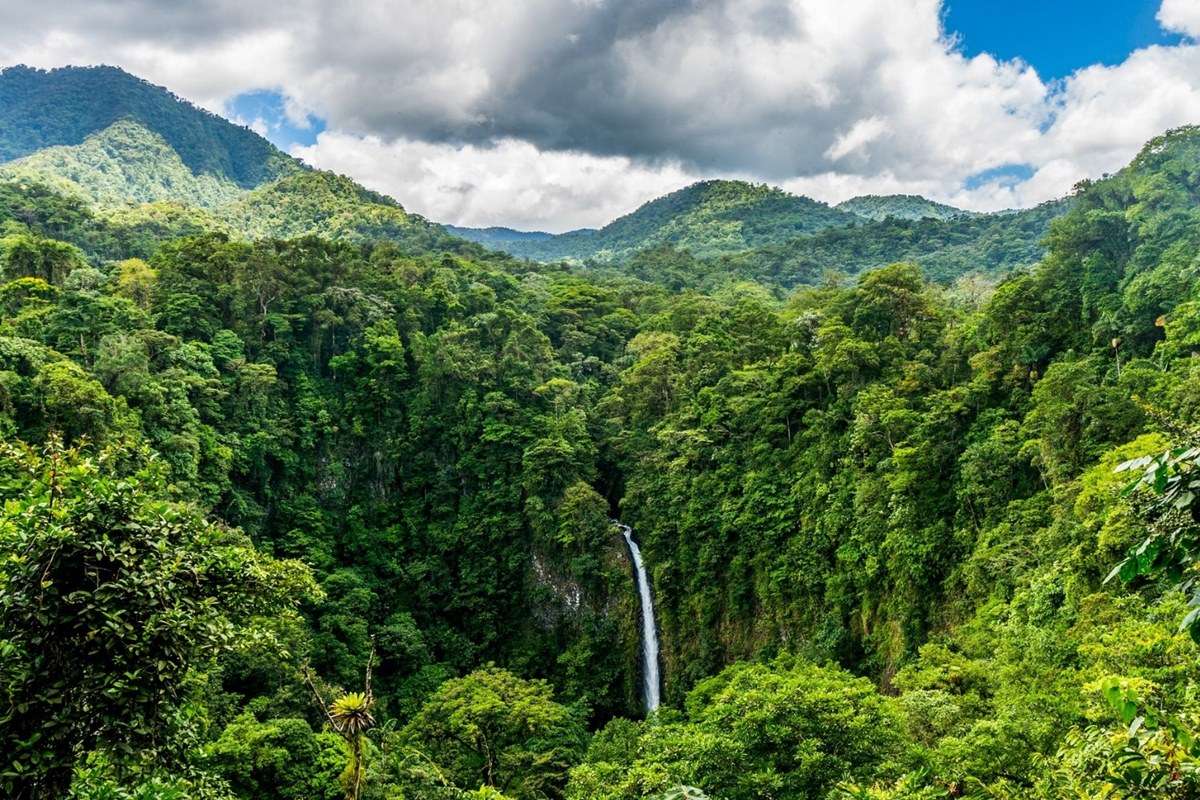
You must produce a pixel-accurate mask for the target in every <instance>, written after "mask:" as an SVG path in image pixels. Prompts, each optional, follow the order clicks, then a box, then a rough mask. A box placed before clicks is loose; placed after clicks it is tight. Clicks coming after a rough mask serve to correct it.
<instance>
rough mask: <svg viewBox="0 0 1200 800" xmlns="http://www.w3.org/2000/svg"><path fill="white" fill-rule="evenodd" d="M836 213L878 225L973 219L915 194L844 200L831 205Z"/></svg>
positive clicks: (969, 214)
mask: <svg viewBox="0 0 1200 800" xmlns="http://www.w3.org/2000/svg"><path fill="white" fill-rule="evenodd" d="M834 208H836V209H837V210H839V211H845V212H847V213H849V214H854V215H855V216H858V217H862V218H863V219H869V220H873V221H876V222H880V221H882V220H885V219H887V218H889V217H891V218H893V219H911V220H916V219H954V218H955V217H966V216H972V215H973V214H974V212H972V211H964V210H963V209H961V208H955V207H954V206H948V205H946V204H945V203H936V202H934V201H933V200H927V199H926V198H924V197H921V196H919V195H915V194H886V195H878V194H864V195H859V196H858V197H851V198H850V199H849V200H843V201H842V202H840V203H838V204H837V205H836V206H834Z"/></svg>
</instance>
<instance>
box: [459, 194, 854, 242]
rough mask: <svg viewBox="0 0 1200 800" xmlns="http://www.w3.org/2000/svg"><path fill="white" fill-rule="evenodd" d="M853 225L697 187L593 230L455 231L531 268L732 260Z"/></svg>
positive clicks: (828, 214)
mask: <svg viewBox="0 0 1200 800" xmlns="http://www.w3.org/2000/svg"><path fill="white" fill-rule="evenodd" d="M856 219H857V218H856V217H855V216H853V215H851V214H847V213H845V212H842V211H837V210H836V209H833V208H830V207H829V206H828V205H826V204H824V203H820V202H818V201H816V200H812V199H809V198H807V197H798V196H796V195H792V194H788V193H787V192H785V191H783V190H782V189H777V188H774V187H770V186H766V185H762V184H753V183H746V182H744V181H728V180H712V181H701V182H700V183H695V184H692V185H691V186H688V187H687V188H684V189H680V190H679V191H676V192H672V193H670V194H668V195H664V196H663V197H660V198H658V199H656V200H651V201H650V202H648V203H646V204H645V205H642V206H641V207H639V208H638V209H637V210H636V211H634V212H632V213H630V214H627V215H625V216H623V217H620V218H619V219H616V220H614V221H613V222H610V223H609V224H608V225H605V226H604V227H603V228H600V229H599V230H592V229H583V230H578V231H571V232H569V233H563V234H558V235H549V234H532V235H521V232H519V231H509V229H502V230H499V231H498V229H495V228H485V229H472V228H456V229H455V232H456V233H457V234H458V235H460V236H462V237H464V238H467V239H471V240H472V241H475V242H479V243H480V244H484V245H487V246H490V247H499V248H501V249H503V250H505V251H506V252H508V253H511V254H512V255H514V256H517V257H520V258H531V259H534V260H537V261H555V260H568V261H585V260H588V259H595V260H598V261H609V262H612V261H618V260H621V259H623V258H626V257H628V256H630V255H632V254H633V253H636V252H637V251H639V250H644V249H646V248H649V247H654V246H657V245H664V244H668V245H672V246H674V247H678V248H684V249H687V250H690V251H691V252H692V253H693V254H695V255H698V256H712V255H720V254H722V253H735V252H739V251H741V250H747V249H749V248H752V247H759V246H762V245H766V244H770V243H772V242H781V241H785V240H787V239H790V238H793V237H795V236H799V235H801V234H806V233H814V232H816V231H819V230H823V229H825V228H830V227H837V226H844V225H849V224H852V223H853V222H855V220H856Z"/></svg>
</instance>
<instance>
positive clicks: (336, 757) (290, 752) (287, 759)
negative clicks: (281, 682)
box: [204, 712, 346, 800]
mask: <svg viewBox="0 0 1200 800" xmlns="http://www.w3.org/2000/svg"><path fill="white" fill-rule="evenodd" d="M344 751H345V745H344V743H343V742H342V740H341V739H340V738H338V737H337V736H336V735H334V734H332V733H314V732H313V730H312V728H311V727H309V724H308V722H307V721H305V720H303V719H288V718H284V719H272V720H266V721H263V722H260V721H259V720H257V719H255V718H254V716H253V715H252V714H250V713H249V712H245V713H243V714H241V715H240V716H238V717H237V718H236V719H234V720H233V721H231V722H230V723H229V724H228V725H227V726H225V729H224V730H223V731H222V732H221V735H220V737H218V738H217V739H216V741H214V742H212V743H211V744H208V745H207V746H206V747H205V748H204V760H205V762H206V763H208V764H209V765H211V767H212V768H213V770H214V771H215V772H216V773H217V774H219V775H220V776H221V777H222V778H224V779H225V781H227V782H228V785H229V788H230V790H231V792H232V793H233V795H234V796H235V797H238V798H245V799H246V800H252V799H253V800H259V798H261V799H262V800H340V798H341V797H342V796H343V794H342V787H341V784H340V783H339V780H338V779H339V776H340V775H341V772H342V769H343V768H344V767H345V765H346V755H345V752H344Z"/></svg>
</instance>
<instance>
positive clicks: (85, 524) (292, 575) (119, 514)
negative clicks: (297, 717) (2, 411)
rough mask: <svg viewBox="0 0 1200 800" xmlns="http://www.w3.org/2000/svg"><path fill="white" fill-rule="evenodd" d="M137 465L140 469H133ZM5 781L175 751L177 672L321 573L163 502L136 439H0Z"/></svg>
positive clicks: (157, 474) (60, 777)
mask: <svg viewBox="0 0 1200 800" xmlns="http://www.w3.org/2000/svg"><path fill="white" fill-rule="evenodd" d="M131 468H133V469H131ZM0 499H3V500H4V501H5V504H4V507H3V510H2V511H0V708H2V709H3V712H0V751H2V752H4V754H5V756H4V759H3V764H2V765H0V788H3V789H4V791H5V793H6V794H7V796H9V797H14V798H22V800H32V799H33V798H43V797H44V798H57V797H60V796H62V794H63V793H64V792H65V791H66V789H67V787H68V786H69V785H70V781H71V772H72V769H73V768H74V766H75V764H76V762H77V760H78V759H79V757H80V755H81V754H82V753H85V752H87V751H89V750H93V749H97V748H99V749H103V750H106V751H108V752H109V753H110V754H111V755H112V757H113V758H115V759H118V760H121V759H129V760H133V759H134V758H135V757H140V758H155V757H159V758H162V759H168V760H169V758H170V756H171V753H172V748H171V745H172V734H173V732H174V731H175V729H176V728H177V724H178V723H177V720H176V718H175V714H176V712H177V710H178V709H179V708H180V705H181V703H182V702H183V700H184V698H185V690H184V681H185V678H186V676H187V674H188V672H189V670H190V669H191V668H192V666H193V665H198V664H203V663H205V662H206V661H207V660H208V659H210V658H212V656H213V655H215V654H216V653H217V652H219V651H221V650H222V649H224V648H226V647H228V646H230V645H231V644H232V643H233V642H234V641H235V640H236V638H237V632H238V626H239V625H245V624H249V623H250V622H251V621H252V620H253V618H255V617H258V616H262V615H270V614H276V613H279V612H281V611H283V610H286V609H288V608H290V607H292V606H293V605H294V604H295V603H296V602H297V601H298V600H299V599H301V598H303V597H305V596H306V595H308V594H311V593H312V592H313V591H314V590H315V585H314V584H313V582H312V579H311V577H310V576H309V573H308V570H307V569H306V568H304V567H303V566H301V565H300V564H298V563H294V562H283V561H275V560H273V559H270V558H267V557H265V556H263V555H261V554H259V553H257V552H256V551H255V550H254V548H253V547H252V546H251V545H250V543H249V542H248V541H247V540H246V539H245V538H244V537H243V536H242V535H241V534H240V533H239V532H237V531H234V530H230V529H227V528H224V527H222V526H219V525H215V524H212V523H208V522H206V521H205V520H204V519H203V517H202V516H201V515H200V514H199V513H198V512H197V511H196V510H195V509H193V508H191V507H189V506H187V505H183V504H179V503H173V502H171V501H170V500H169V499H168V498H167V495H166V490H165V487H164V484H163V482H162V476H161V470H159V469H158V468H157V466H156V463H155V461H154V460H153V459H152V458H150V457H149V456H147V455H146V454H144V453H140V452H138V451H135V450H132V449H129V448H127V447H119V446H113V447H110V448H107V449H105V450H102V451H100V452H97V453H91V452H87V451H84V450H82V449H80V448H78V447H77V448H72V449H67V448H65V447H64V446H63V445H62V443H61V441H60V439H59V438H58V437H57V436H52V437H51V438H50V440H49V441H48V443H47V444H46V446H45V447H44V449H43V450H42V451H41V452H38V451H36V450H34V449H33V448H31V447H28V446H25V445H20V444H18V445H11V444H9V445H4V446H3V448H2V449H0Z"/></svg>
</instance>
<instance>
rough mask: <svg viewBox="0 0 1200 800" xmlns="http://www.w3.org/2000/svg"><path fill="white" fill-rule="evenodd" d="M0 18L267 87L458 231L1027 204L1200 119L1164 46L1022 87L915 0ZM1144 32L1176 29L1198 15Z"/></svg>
mask: <svg viewBox="0 0 1200 800" xmlns="http://www.w3.org/2000/svg"><path fill="white" fill-rule="evenodd" d="M12 5H13V4H0V62H7V63H16V62H19V61H23V62H26V63H32V64H37V65H42V66H52V65H57V64H65V63H101V62H103V63H116V64H119V65H121V66H124V67H126V68H128V69H130V70H131V71H133V72H136V73H138V74H141V75H143V76H145V77H147V78H149V79H151V80H153V81H155V82H158V83H162V84H164V85H167V86H170V87H171V88H172V89H174V90H175V91H177V92H178V93H180V94H182V95H184V96H186V97H189V98H191V99H193V100H195V101H197V102H199V103H201V104H203V105H205V106H206V107H208V108H212V109H214V110H220V109H222V108H223V107H224V104H225V103H226V102H227V101H228V100H229V99H230V98H231V97H233V96H235V95H237V94H239V93H242V92H246V91H249V90H254V89H264V88H266V89H274V90H276V91H279V92H281V93H282V94H283V95H284V96H285V98H286V103H287V106H286V107H287V109H288V113H289V115H294V116H295V117H296V119H306V118H307V115H308V114H310V113H311V114H315V115H317V116H319V117H321V118H322V119H324V120H325V121H326V123H327V131H328V132H327V133H325V134H322V135H321V136H320V137H319V138H318V139H317V142H316V144H314V145H312V146H310V147H307V148H304V149H303V150H302V151H300V154H301V155H302V156H303V157H304V158H305V159H307V160H308V161H310V162H311V163H314V164H316V165H318V166H323V167H329V168H334V169H339V170H341V171H344V172H347V173H349V174H351V175H353V176H354V177H356V178H358V179H360V180H362V181H364V182H365V183H367V184H369V185H371V186H373V187H375V188H379V189H382V190H384V191H387V192H389V193H391V194H393V195H395V196H396V197H397V198H398V199H400V200H401V201H402V202H403V203H405V204H406V205H407V206H409V207H411V208H414V209H416V210H419V211H421V212H423V213H426V214H429V215H430V216H431V217H434V218H436V219H441V220H445V221H450V222H459V223H463V222H466V223H471V224H491V223H502V222H503V223H507V224H517V225H529V226H533V227H552V228H556V229H562V228H567V227H572V226H575V225H580V224H590V225H595V224H600V223H602V222H604V221H606V220H607V219H608V218H610V217H611V216H612V214H614V213H616V212H618V211H625V210H628V207H629V206H632V205H636V204H637V202H639V201H642V200H646V199H649V198H650V197H651V196H653V195H654V194H657V193H659V192H661V191H663V190H666V189H670V188H675V187H676V186H677V185H678V184H679V183H681V182H687V181H688V180H691V179H696V178H700V177H714V176H729V177H749V178H753V179H758V180H767V181H771V182H775V183H780V184H783V185H785V186H786V187H787V188H790V189H793V190H795V191H805V192H808V193H811V194H814V195H816V196H818V197H820V198H822V199H828V200H838V199H841V198H842V197H843V196H845V195H846V194H847V193H851V192H868V191H869V192H880V191H893V190H895V191H912V192H920V193H922V194H926V195H928V196H931V197H933V198H935V199H939V200H944V201H949V202H957V203H959V204H962V205H965V206H967V207H971V208H979V209H986V208H996V207H1003V206H1013V205H1028V204H1030V203H1034V202H1038V201H1040V200H1045V199H1050V198H1052V197H1055V196H1059V195H1061V194H1062V193H1064V192H1066V191H1068V190H1069V188H1070V186H1071V185H1072V184H1073V183H1074V182H1075V181H1077V180H1079V179H1080V178H1083V177H1087V176H1095V175H1098V174H1100V173H1102V172H1105V171H1111V170H1114V169H1116V168H1118V167H1120V166H1121V165H1122V164H1123V163H1124V162H1126V161H1128V159H1129V158H1130V157H1131V156H1132V155H1133V154H1134V153H1135V152H1136V150H1137V148H1138V146H1140V144H1141V143H1142V142H1144V141H1145V140H1146V139H1148V138H1150V137H1152V136H1154V135H1155V134H1157V133H1160V132H1161V131H1162V130H1164V129H1165V128H1168V127H1171V126H1175V125H1180V124H1184V123H1188V122H1194V121H1200V57H1198V53H1200V48H1198V47H1197V45H1195V44H1194V43H1192V42H1190V41H1188V42H1185V43H1184V44H1182V45H1179V46H1176V47H1152V48H1147V49H1145V50H1141V51H1138V52H1135V53H1133V54H1132V55H1131V56H1130V57H1129V58H1128V59H1127V60H1126V61H1125V62H1124V63H1121V64H1118V65H1115V66H1094V67H1089V68H1087V69H1084V70H1081V71H1079V72H1078V73H1076V74H1075V75H1073V76H1071V77H1069V78H1067V79H1066V80H1065V81H1062V82H1055V83H1053V84H1047V83H1045V82H1043V81H1042V80H1041V79H1040V77H1039V76H1038V75H1037V73H1036V71H1035V70H1033V69H1032V68H1031V67H1029V66H1028V65H1026V64H1024V63H1023V62H1020V61H1002V60H997V59H995V58H993V57H991V56H989V55H987V54H981V55H978V56H975V57H967V56H965V55H964V54H963V53H962V51H961V50H960V48H959V47H958V45H957V43H956V42H955V41H954V40H953V39H952V38H951V37H949V36H947V34H946V32H945V31H943V29H942V27H941V12H942V2H941V0H841V2H838V3H830V2H828V0H510V1H509V2H495V0H405V1H404V2H387V1H386V0H342V2H338V3H328V2H324V0H296V2H294V3H292V4H291V5H290V6H289V9H288V13H286V14H281V13H279V12H278V8H277V6H276V5H275V4H268V3H265V2H253V1H252V0H197V2H192V3H182V4H181V3H162V2H160V0H109V1H108V2H105V3H95V2H93V1H92V0H59V2H55V3H43V4H40V5H34V4H21V5H25V6H27V7H26V8H21V9H14V8H12V7H11V6H12ZM1159 20H1160V22H1161V24H1162V25H1164V26H1165V27H1168V28H1170V29H1172V30H1176V31H1179V32H1182V33H1185V34H1188V35H1190V36H1196V35H1197V33H1198V32H1200V2H1197V0H1164V2H1163V4H1162V7H1161V9H1160V12H1159ZM1064 35H1069V33H1064ZM1011 164H1028V165H1029V166H1030V168H1031V170H1032V176H1031V177H1029V178H1028V179H1027V180H1021V181H1016V182H1014V181H1011V180H1010V181H984V182H982V183H981V182H979V181H978V180H974V179H973V178H974V176H978V175H980V174H987V173H988V172H989V171H991V170H995V169H996V168H998V167H1002V166H1004V165H1011ZM968 187H969V188H968Z"/></svg>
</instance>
